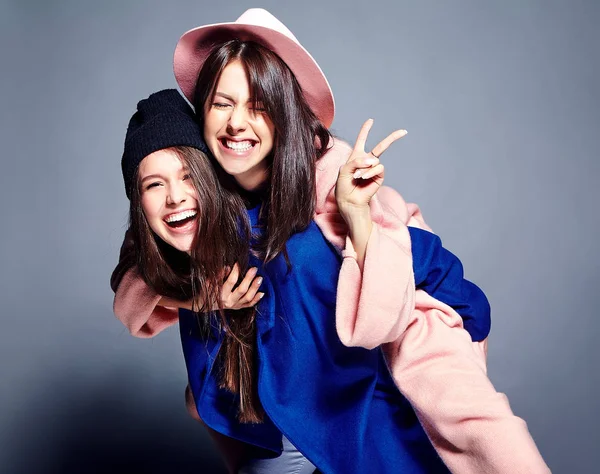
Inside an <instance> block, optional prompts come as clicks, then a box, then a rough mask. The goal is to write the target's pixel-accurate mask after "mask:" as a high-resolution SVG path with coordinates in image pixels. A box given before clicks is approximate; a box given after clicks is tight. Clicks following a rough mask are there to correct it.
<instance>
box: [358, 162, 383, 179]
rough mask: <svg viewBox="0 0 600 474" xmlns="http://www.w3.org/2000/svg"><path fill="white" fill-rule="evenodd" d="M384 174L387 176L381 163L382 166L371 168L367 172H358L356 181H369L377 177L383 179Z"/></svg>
mask: <svg viewBox="0 0 600 474" xmlns="http://www.w3.org/2000/svg"><path fill="white" fill-rule="evenodd" d="M384 174H385V168H384V166H383V165H382V164H381V163H380V164H378V165H376V166H373V167H372V168H369V169H367V170H357V171H356V172H355V173H354V179H362V180H367V179H373V178H375V177H377V178H379V179H383V177H384Z"/></svg>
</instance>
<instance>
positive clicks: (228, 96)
mask: <svg viewBox="0 0 600 474" xmlns="http://www.w3.org/2000/svg"><path fill="white" fill-rule="evenodd" d="M216 96H219V97H223V99H227V100H229V101H231V102H235V99H234V98H233V97H231V96H230V95H228V94H225V92H215V97H216ZM249 102H254V100H253V99H252V98H250V99H248V101H247V103H249Z"/></svg>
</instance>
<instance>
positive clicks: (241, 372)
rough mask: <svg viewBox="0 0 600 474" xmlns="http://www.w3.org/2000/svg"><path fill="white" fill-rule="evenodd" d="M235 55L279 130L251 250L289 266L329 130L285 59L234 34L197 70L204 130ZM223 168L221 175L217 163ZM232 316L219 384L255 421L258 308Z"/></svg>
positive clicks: (311, 207)
mask: <svg viewBox="0 0 600 474" xmlns="http://www.w3.org/2000/svg"><path fill="white" fill-rule="evenodd" d="M234 61H240V62H241V64H242V66H243V67H244V69H245V71H246V77H247V79H248V84H249V89H250V94H251V100H252V102H253V104H252V105H253V107H254V108H258V104H260V107H261V108H262V109H263V110H264V113H266V114H267V116H268V117H269V118H270V119H271V121H272V122H273V125H274V128H275V140H274V146H273V151H272V153H271V154H270V156H268V157H267V159H268V160H269V170H270V173H269V176H268V178H267V180H268V182H267V183H266V184H267V192H266V196H265V199H264V201H263V203H262V206H261V213H260V220H261V224H262V227H263V229H264V232H263V233H262V237H261V239H259V240H258V243H257V244H255V247H254V249H253V251H254V252H255V253H256V254H258V255H259V256H260V257H261V258H262V259H263V260H264V262H265V263H266V262H269V261H271V260H273V259H274V258H275V257H277V256H278V255H279V254H283V255H284V257H285V260H286V262H287V264H288V267H290V265H291V263H290V261H289V258H288V255H287V252H286V242H287V240H288V239H289V238H290V237H291V236H292V235H293V234H294V233H296V232H299V231H301V230H303V229H305V228H306V227H308V225H309V223H310V221H311V220H312V218H313V215H314V212H315V202H316V183H315V171H316V169H315V168H316V162H317V160H318V159H319V158H320V157H321V156H322V155H323V154H324V153H325V151H326V150H327V146H328V144H329V143H330V139H331V135H330V133H329V131H328V130H327V128H326V127H325V126H324V125H323V124H322V123H321V122H320V121H319V119H317V117H316V116H315V114H314V113H313V111H312V110H311V109H310V107H309V106H308V104H307V102H306V100H305V98H304V95H303V93H302V89H301V87H300V85H299V84H298V81H297V80H296V77H295V76H294V74H293V73H292V71H290V69H289V68H288V66H287V65H286V64H285V63H284V62H283V60H282V59H281V58H280V57H279V56H277V55H276V54H275V53H273V52H272V51H271V50H269V49H267V48H265V47H263V46H261V45H259V44H258V43H255V42H252V41H240V40H237V39H236V40H230V41H227V42H225V43H222V44H220V45H217V46H215V47H214V48H213V50H212V51H211V53H210V55H209V56H208V58H207V59H206V61H205V63H204V65H203V67H202V69H201V70H200V73H199V74H198V80H197V82H196V89H195V96H194V106H195V109H196V116H197V118H198V122H199V124H200V126H201V127H202V128H203V126H204V115H205V113H206V111H208V110H209V108H210V107H211V106H212V102H213V100H214V96H215V93H216V90H217V84H218V82H219V79H220V77H221V74H222V73H223V70H224V69H225V67H227V65H229V64H230V63H232V62H234ZM219 173H224V171H223V170H222V169H221V168H220V166H219ZM227 176H228V178H229V179H222V182H223V183H224V185H225V187H226V188H227V189H229V190H232V191H233V192H234V191H235V187H236V186H235V184H232V183H233V179H232V178H231V176H229V175H227ZM238 190H239V188H238ZM206 250H207V252H210V251H211V250H209V249H208V248H207V249H206ZM240 257H242V256H241V255H240ZM234 316H235V317H234V319H235V321H236V324H237V325H239V329H240V330H237V331H236V332H235V337H229V338H226V340H225V342H224V345H223V347H222V350H221V357H222V360H223V364H222V365H223V377H222V386H223V387H224V388H227V389H229V390H231V391H232V392H234V393H239V395H240V420H242V421H257V420H260V419H262V411H261V409H260V403H259V401H258V395H257V377H256V360H255V353H256V350H255V345H256V336H255V334H256V327H255V326H256V318H255V312H247V313H245V314H235V315H234Z"/></svg>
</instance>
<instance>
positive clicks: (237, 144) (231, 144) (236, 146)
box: [221, 138, 257, 153]
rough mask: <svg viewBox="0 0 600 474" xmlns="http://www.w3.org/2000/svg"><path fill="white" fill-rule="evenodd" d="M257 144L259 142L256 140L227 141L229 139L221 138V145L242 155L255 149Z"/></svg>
mask: <svg viewBox="0 0 600 474" xmlns="http://www.w3.org/2000/svg"><path fill="white" fill-rule="evenodd" d="M256 143H257V142H256V141H254V140H243V141H233V140H227V138H221V145H223V146H224V147H225V148H228V149H230V150H233V151H237V152H240V153H243V152H246V151H249V150H251V149H252V148H254V146H255V145H256Z"/></svg>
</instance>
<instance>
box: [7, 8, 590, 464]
mask: <svg viewBox="0 0 600 474" xmlns="http://www.w3.org/2000/svg"><path fill="white" fill-rule="evenodd" d="M0 5H1V7H0V8H1V9H0V39H1V41H0V52H1V53H0V54H1V59H2V61H1V66H0V67H1V73H0V84H1V89H0V90H1V92H0V94H1V102H0V104H1V106H0V120H1V122H0V125H1V127H0V134H1V142H0V143H1V145H2V153H1V155H2V172H0V180H1V181H0V183H1V186H0V193H1V194H0V196H1V201H0V202H1V205H0V208H1V209H2V230H1V232H0V235H1V236H2V245H1V247H0V252H1V253H0V255H1V264H0V267H1V268H2V271H1V278H2V280H1V285H0V288H1V290H0V291H1V298H2V326H1V329H0V364H1V369H0V472H2V473H7V474H12V473H49V474H55V473H86V472H94V473H100V472H102V473H105V472H106V473H126V472H127V473H138V472H139V473H152V474H155V473H191V472H196V473H198V472H207V473H212V472H214V473H222V472H224V470H223V467H222V465H221V464H220V462H219V460H218V457H217V456H216V454H215V453H214V452H213V450H212V448H211V446H210V444H209V443H208V441H207V438H206V437H205V435H204V433H203V430H202V428H201V427H200V426H198V425H197V424H196V423H195V422H194V421H192V420H191V419H190V418H189V417H188V416H187V414H186V411H185V409H184V403H183V390H184V387H185V385H186V373H185V368H184V362H183V357H182V354H181V350H180V346H179V336H178V330H177V328H176V327H173V328H171V329H169V330H167V331H165V332H164V333H163V334H161V335H160V336H159V337H156V338H155V339H153V340H141V339H135V338H133V337H131V336H130V335H129V334H128V332H127V331H126V330H125V329H124V327H123V326H122V325H121V323H119V322H118V321H117V320H116V319H115V318H114V316H113V315H112V292H111V291H110V288H109V285H108V279H109V275H110V272H111V270H112V268H113V266H114V264H115V263H116V261H117V254H118V249H119V245H120V242H121V238H122V235H123V232H124V228H125V225H126V216H127V206H128V201H127V199H126V197H125V193H124V190H123V183H122V178H121V171H120V156H121V152H122V143H123V138H124V134H125V128H126V124H127V121H128V119H129V117H130V115H131V114H132V112H133V111H134V108H135V104H136V102H137V101H138V100H139V99H141V98H142V97H145V96H147V95H148V94H149V93H151V92H153V91H155V90H157V89H160V88H164V87H174V86H175V80H174V78H173V76H172V72H171V60H172V53H173V49H174V47H175V44H176V42H177V40H178V38H179V36H180V35H181V34H182V33H183V32H185V31H186V30H188V29H190V28H192V27H195V26H198V25H201V24H208V23H215V22H222V21H233V20H235V18H237V17H238V16H239V15H240V14H241V13H242V12H243V11H244V10H245V9H246V8H249V7H252V6H262V7H265V8H267V9H269V10H270V11H271V12H272V13H274V14H275V15H276V16H277V17H278V18H280V19H281V20H282V21H283V22H284V23H285V24H286V25H287V26H288V27H289V28H290V29H291V30H292V31H293V32H294V33H295V34H296V36H297V37H298V38H299V40H300V41H301V42H302V43H303V45H304V46H305V47H306V48H307V49H308V50H309V51H310V52H311V53H312V54H313V55H314V57H315V58H316V59H317V61H318V62H319V63H320V65H321V67H322V68H323V70H324V72H325V74H326V75H327V77H328V79H329V81H330V83H331V86H332V88H333V91H334V94H335V97H336V102H337V115H336V119H335V123H334V125H333V130H334V132H335V133H336V134H338V135H339V136H341V137H343V138H345V139H347V140H354V137H355V136H356V134H357V132H358V130H359V128H360V125H361V124H362V122H363V121H364V120H365V119H367V118H369V117H373V118H374V119H375V126H374V128H373V131H372V133H371V139H370V144H371V145H373V144H375V143H376V140H379V139H381V138H383V137H384V136H385V135H386V134H387V133H389V132H390V131H391V130H393V129H395V128H406V129H408V131H409V134H408V136H407V137H406V138H405V139H403V140H402V141H401V142H399V143H397V144H395V145H394V146H393V147H392V149H390V151H388V152H387V153H386V154H385V155H384V162H385V164H386V166H387V178H386V181H387V184H389V185H391V186H394V187H395V188H396V189H398V190H400V192H401V193H402V194H403V195H404V196H405V198H406V199H407V200H409V201H414V202H417V203H419V204H420V205H421V207H422V210H423V212H424V214H425V217H426V218H427V220H428V222H429V224H430V225H431V226H432V227H433V228H434V229H435V230H436V231H437V232H438V233H439V234H440V235H441V236H442V238H443V240H444V243H445V245H446V247H448V248H450V249H452V250H453V251H454V252H455V253H456V254H458V256H460V257H461V259H462V261H463V263H464V265H465V268H466V274H467V277H468V278H470V279H471V280H473V281H475V282H477V283H478V284H479V285H480V286H481V287H482V288H483V289H484V290H485V291H486V293H487V295H488V297H489V299H490V301H491V304H492V308H493V329H492V335H491V338H490V345H489V375H490V377H491V379H492V381H493V382H494V383H495V385H496V386H497V388H498V389H499V390H501V391H503V392H505V393H507V394H508V396H509V398H510V401H511V404H512V407H513V409H514V411H515V412H516V413H517V414H518V415H520V416H522V417H524V418H525V419H526V420H527V422H528V425H529V428H530V430H531V432H532V434H533V436H534V438H535V439H536V441H537V443H538V445H539V448H540V450H541V452H542V454H543V455H544V457H545V459H546V460H547V462H548V463H549V465H550V466H551V468H552V469H553V471H554V472H555V473H567V474H568V473H597V472H600V467H598V466H599V465H600V449H599V446H600V443H599V436H598V426H599V425H600V413H599V412H600V410H599V407H598V390H599V389H600V376H599V370H598V362H599V357H598V353H597V351H596V350H595V347H593V346H594V345H595V343H596V342H597V340H598V337H599V327H600V323H599V322H598V321H599V319H600V315H599V314H598V308H599V307H600V297H599V293H600V291H599V289H600V288H599V283H600V275H599V257H600V251H599V250H598V235H599V229H600V222H599V221H600V219H599V216H600V213H599V212H598V209H597V207H598V204H599V202H600V199H599V198H600V190H599V178H600V164H599V163H600V160H599V158H600V157H599V151H600V143H599V142H600V140H599V136H600V134H599V131H598V130H599V127H600V113H599V106H600V93H599V88H598V84H599V83H600V78H599V73H600V60H599V56H600V54H599V50H600V29H599V28H598V24H600V3H599V2H596V1H593V0H590V1H587V2H586V1H577V0H571V1H569V0H563V1H542V0H537V1H534V0H509V1H500V0H497V1H487V2H484V1H476V0H471V1H469V0H460V1H458V0H457V1H453V2H450V1H442V0H439V1H419V2H417V1H408V0H404V1H400V0H397V1H389V2H385V1H383V0H372V1H369V2H359V1H355V0H354V1H341V0H337V1H326V0H325V1H324V0H306V1H302V2H301V1H298V2H295V3H290V4H283V3H280V2H277V1H275V0H271V1H262V2H260V3H253V2H246V1H239V2H233V1H229V2H226V1H224V2H217V1H212V2H209V1H198V0H196V1H191V0H177V1H175V0H171V1H144V2H142V1H135V2H134V1H117V0H114V1H113V0H107V1H93V2H92V1H75V0H69V1H33V0H20V1H17V0H14V1H2V3H0ZM349 455H351V453H349Z"/></svg>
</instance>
